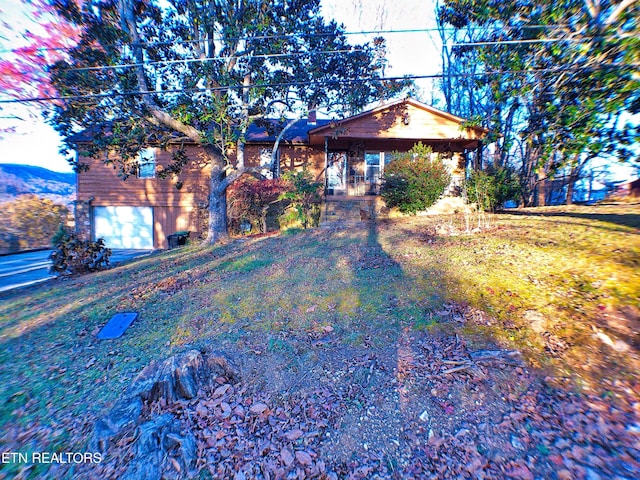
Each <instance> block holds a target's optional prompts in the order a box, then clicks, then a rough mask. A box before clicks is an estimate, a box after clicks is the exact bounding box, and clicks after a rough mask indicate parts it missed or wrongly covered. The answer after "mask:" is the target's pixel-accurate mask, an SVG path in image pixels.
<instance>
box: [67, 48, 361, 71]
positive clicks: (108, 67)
mask: <svg viewBox="0 0 640 480" xmlns="http://www.w3.org/2000/svg"><path fill="white" fill-rule="evenodd" d="M366 51H367V50H365V49H353V48H352V49H342V50H320V51H313V52H291V53H264V54H254V55H234V56H224V57H212V58H211V57H206V58H183V59H179V60H155V61H145V62H143V63H120V64H117V65H99V66H93V67H72V68H66V69H64V70H63V71H64V72H83V71H94V70H114V69H118V68H128V67H141V66H144V67H146V66H152V65H172V64H177V63H184V64H188V63H201V62H226V61H229V60H233V59H238V60H251V59H255V58H285V57H296V56H302V55H325V54H326V55H331V54H334V53H358V52H366Z"/></svg>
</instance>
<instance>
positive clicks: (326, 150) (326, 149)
mask: <svg viewBox="0 0 640 480" xmlns="http://www.w3.org/2000/svg"><path fill="white" fill-rule="evenodd" d="M328 168H329V137H324V196H325V197H326V196H327V191H328V184H327V169H328Z"/></svg>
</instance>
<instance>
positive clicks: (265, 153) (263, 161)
mask: <svg viewBox="0 0 640 480" xmlns="http://www.w3.org/2000/svg"><path fill="white" fill-rule="evenodd" d="M272 151H273V150H272V149H270V148H261V149H260V174H261V175H262V176H263V177H265V178H267V179H269V180H271V179H272V178H274V177H276V176H278V174H279V167H280V149H278V150H277V151H276V162H275V165H273V168H272V165H271V152H272Z"/></svg>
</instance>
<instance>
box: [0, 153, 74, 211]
mask: <svg viewBox="0 0 640 480" xmlns="http://www.w3.org/2000/svg"><path fill="white" fill-rule="evenodd" d="M25 194H34V195H38V196H40V197H45V198H50V199H51V200H53V201H55V202H56V203H63V204H67V203H70V202H72V201H73V200H75V196H76V174H75V173H60V172H54V171H51V170H47V169H46V168H42V167H35V166H31V165H16V164H12V163H0V202H8V201H11V200H13V199H15V198H16V197H17V196H19V195H25Z"/></svg>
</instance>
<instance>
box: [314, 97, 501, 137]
mask: <svg viewBox="0 0 640 480" xmlns="http://www.w3.org/2000/svg"><path fill="white" fill-rule="evenodd" d="M402 106H411V107H413V108H415V109H418V110H422V111H424V112H426V113H427V114H429V115H431V116H433V117H436V118H440V119H442V120H444V121H447V122H450V123H455V124H457V125H459V126H462V125H463V124H464V123H465V122H466V120H465V119H464V118H460V117H458V116H456V115H453V114H451V113H448V112H444V111H442V110H438V109H437V108H435V107H432V106H430V105H427V104H425V103H422V102H419V101H418V100H415V99H413V98H411V97H408V98H401V99H396V100H393V101H390V102H387V103H383V104H380V105H378V106H377V107H375V108H372V109H371V110H367V111H365V112H362V113H359V114H358V115H354V116H352V117H347V118H345V119H344V120H340V121H333V124H325V125H318V126H317V127H315V128H312V129H310V130H309V136H323V135H327V134H330V133H332V132H331V130H332V129H333V128H335V124H336V123H337V124H339V125H340V126H341V127H344V126H346V125H348V124H349V123H354V122H356V121H358V120H361V119H364V118H365V117H375V116H376V115H378V114H381V113H383V112H385V111H390V110H394V109H396V108H397V107H402ZM467 129H468V130H472V131H474V133H475V135H477V136H479V137H483V136H484V135H486V134H487V133H488V132H489V130H487V129H486V128H483V127H468V128H467Z"/></svg>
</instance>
